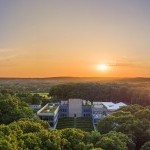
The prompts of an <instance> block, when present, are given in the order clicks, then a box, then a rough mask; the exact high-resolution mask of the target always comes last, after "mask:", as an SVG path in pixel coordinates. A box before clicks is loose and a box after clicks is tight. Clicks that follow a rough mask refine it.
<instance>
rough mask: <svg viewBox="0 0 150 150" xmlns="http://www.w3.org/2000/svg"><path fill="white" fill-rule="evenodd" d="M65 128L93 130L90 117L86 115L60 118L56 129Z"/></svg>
mask: <svg viewBox="0 0 150 150" xmlns="http://www.w3.org/2000/svg"><path fill="white" fill-rule="evenodd" d="M65 128H77V129H81V130H83V131H87V132H90V131H93V130H94V128H93V123H92V119H91V118H86V117H78V118H75V119H74V118H70V117H65V118H60V119H59V120H58V124H57V127H56V129H59V130H60V129H65Z"/></svg>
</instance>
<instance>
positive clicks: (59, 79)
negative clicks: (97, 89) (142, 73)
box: [0, 76, 150, 82]
mask: <svg viewBox="0 0 150 150" xmlns="http://www.w3.org/2000/svg"><path fill="white" fill-rule="evenodd" d="M0 81H33V82H34V81H43V82H45V81H47V82H48V81H49V82H54V81H57V82H96V81H97V82H99V81H125V82H126V81H131V82H134V81H135V82H150V77H135V78H119V77H69V76H65V77H45V78H20V77H8V78H7V77H0Z"/></svg>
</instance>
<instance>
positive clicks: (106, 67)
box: [97, 64, 109, 71]
mask: <svg viewBox="0 0 150 150" xmlns="http://www.w3.org/2000/svg"><path fill="white" fill-rule="evenodd" d="M97 69H98V70H100V71H107V70H108V69H109V66H108V65H107V64H99V65H98V66H97Z"/></svg>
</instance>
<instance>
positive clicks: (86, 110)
mask: <svg viewBox="0 0 150 150" xmlns="http://www.w3.org/2000/svg"><path fill="white" fill-rule="evenodd" d="M83 112H91V110H90V109H84V110H83Z"/></svg>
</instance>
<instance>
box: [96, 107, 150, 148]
mask: <svg viewBox="0 0 150 150" xmlns="http://www.w3.org/2000/svg"><path fill="white" fill-rule="evenodd" d="M98 130H99V132H101V133H102V134H107V133H109V132H111V131H116V132H121V133H124V134H125V135H127V136H129V137H132V139H133V141H134V143H135V145H136V149H137V150H138V149H140V148H141V146H142V145H143V144H144V143H146V142H148V141H150V109H149V107H142V106H139V105H130V106H126V107H122V108H121V109H120V110H118V111H117V112H115V113H113V114H112V115H110V116H107V117H105V118H104V119H102V120H101V121H99V124H98Z"/></svg>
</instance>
